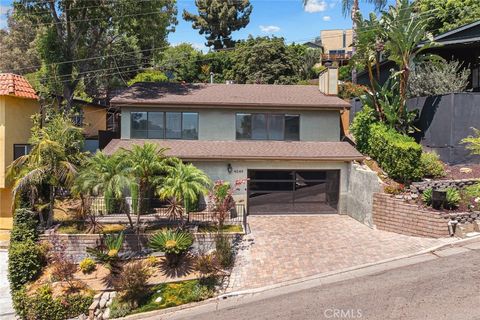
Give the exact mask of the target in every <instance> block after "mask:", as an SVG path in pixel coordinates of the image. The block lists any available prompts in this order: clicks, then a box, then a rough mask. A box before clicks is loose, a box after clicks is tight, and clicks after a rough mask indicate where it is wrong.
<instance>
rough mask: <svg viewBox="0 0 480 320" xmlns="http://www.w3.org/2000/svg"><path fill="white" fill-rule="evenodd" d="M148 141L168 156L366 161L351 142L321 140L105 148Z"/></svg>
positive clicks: (124, 141) (178, 142)
mask: <svg viewBox="0 0 480 320" xmlns="http://www.w3.org/2000/svg"><path fill="white" fill-rule="evenodd" d="M146 142H150V143H155V144H157V145H158V146H159V147H162V148H168V150H167V151H166V153H165V154H166V155H168V156H173V157H178V158H181V159H185V160H200V159H205V160H213V159H231V160H234V159H245V160H274V159H276V160H324V161H328V160H336V161H350V160H362V159H363V158H364V156H363V155H362V154H361V153H360V152H358V151H357V150H356V149H355V148H354V147H353V146H352V145H350V144H349V143H348V142H317V141H239V140H235V141H210V140H157V139H148V140H145V139H114V140H112V141H111V142H110V143H109V144H108V145H107V146H106V147H105V149H104V152H105V153H107V154H112V153H114V152H115V151H117V150H119V149H121V148H124V149H130V148H131V147H132V146H133V145H142V144H144V143H146Z"/></svg>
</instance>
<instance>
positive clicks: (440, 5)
mask: <svg viewBox="0 0 480 320" xmlns="http://www.w3.org/2000/svg"><path fill="white" fill-rule="evenodd" d="M414 5H415V7H416V9H417V10H418V12H419V13H420V14H424V15H425V16H428V20H427V30H428V31H430V32H432V33H433V34H435V35H437V34H440V33H443V32H447V31H449V30H452V29H455V28H458V27H461V26H463V25H466V24H468V23H471V22H474V21H477V20H478V17H479V16H480V1H478V0H455V1H451V0H416V1H415V2H414Z"/></svg>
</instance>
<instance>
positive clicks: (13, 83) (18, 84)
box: [0, 73, 40, 229]
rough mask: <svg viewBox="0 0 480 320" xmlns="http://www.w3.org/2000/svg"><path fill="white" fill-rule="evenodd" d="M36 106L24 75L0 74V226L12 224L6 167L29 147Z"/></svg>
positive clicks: (33, 92) (5, 227)
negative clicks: (32, 118) (32, 117)
mask: <svg viewBox="0 0 480 320" xmlns="http://www.w3.org/2000/svg"><path fill="white" fill-rule="evenodd" d="M39 110H40V105H39V103H38V97H37V95H36V93H35V90H34V89H33V88H32V86H31V85H30V83H28V81H27V80H26V79H25V78H23V77H22V76H19V75H15V74H11V73H2V74H0V229H11V227H12V192H11V186H10V185H9V184H8V181H6V179H5V173H6V169H7V167H8V166H9V165H10V164H11V163H12V161H13V160H15V159H16V158H18V157H20V156H23V155H25V154H27V153H28V152H29V151H30V145H29V144H28V140H29V139H30V129H31V128H32V120H31V116H32V115H33V114H34V113H36V112H38V111H39Z"/></svg>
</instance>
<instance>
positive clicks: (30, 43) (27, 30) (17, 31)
mask: <svg viewBox="0 0 480 320" xmlns="http://www.w3.org/2000/svg"><path fill="white" fill-rule="evenodd" d="M37 29H38V28H36V27H34V26H33V23H32V21H30V20H28V19H21V18H15V17H14V16H12V15H9V16H8V18H7V28H6V29H5V30H0V52H1V53H2V54H0V72H11V73H17V74H25V73H29V72H33V71H36V70H38V66H39V65H40V56H39V55H38V52H37V49H36V41H35V40H36V38H37Z"/></svg>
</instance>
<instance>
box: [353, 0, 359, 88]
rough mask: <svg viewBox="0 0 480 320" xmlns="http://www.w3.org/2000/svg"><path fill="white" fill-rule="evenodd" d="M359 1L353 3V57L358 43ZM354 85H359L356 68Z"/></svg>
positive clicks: (355, 0) (354, 70)
mask: <svg viewBox="0 0 480 320" xmlns="http://www.w3.org/2000/svg"><path fill="white" fill-rule="evenodd" d="M358 10H359V8H358V0H354V1H353V5H352V42H353V46H352V56H353V55H354V54H355V42H356V41H357V13H358ZM352 83H357V70H356V69H355V66H354V67H353V68H352Z"/></svg>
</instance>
